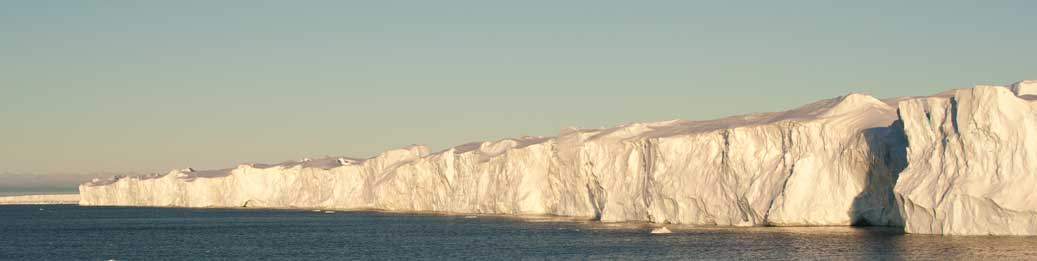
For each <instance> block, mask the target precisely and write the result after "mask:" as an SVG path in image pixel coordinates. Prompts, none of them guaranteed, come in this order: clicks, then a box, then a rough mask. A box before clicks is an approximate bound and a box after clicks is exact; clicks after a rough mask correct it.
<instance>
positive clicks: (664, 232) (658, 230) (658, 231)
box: [651, 227, 673, 234]
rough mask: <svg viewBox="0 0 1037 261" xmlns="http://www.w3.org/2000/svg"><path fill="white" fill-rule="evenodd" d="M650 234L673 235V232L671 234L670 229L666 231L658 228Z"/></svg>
mask: <svg viewBox="0 0 1037 261" xmlns="http://www.w3.org/2000/svg"><path fill="white" fill-rule="evenodd" d="M651 233H652V234H669V233H673V232H671V231H670V229H668V228H666V227H660V228H656V229H652V232H651Z"/></svg>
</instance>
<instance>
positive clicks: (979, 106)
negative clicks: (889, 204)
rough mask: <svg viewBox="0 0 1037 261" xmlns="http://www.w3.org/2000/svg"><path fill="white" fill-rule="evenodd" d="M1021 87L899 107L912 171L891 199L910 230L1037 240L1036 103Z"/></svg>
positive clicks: (987, 89)
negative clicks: (1034, 237)
mask: <svg viewBox="0 0 1037 261" xmlns="http://www.w3.org/2000/svg"><path fill="white" fill-rule="evenodd" d="M1025 83H1026V82H1021V83H1018V84H1016V85H1013V88H1011V90H1009V89H1006V88H1002V87H994V86H979V87H976V88H973V89H964V90H957V91H955V92H954V94H953V95H952V96H950V97H932V98H922V99H913V100H908V101H905V102H901V103H900V116H901V118H902V119H903V123H904V124H903V126H904V130H905V133H906V134H907V139H908V141H909V143H910V144H909V147H908V149H907V159H908V161H909V162H910V166H909V167H907V169H905V170H904V171H903V172H902V173H900V177H899V180H898V181H897V184H896V189H895V191H896V192H895V193H896V198H897V203H898V205H899V207H900V208H901V211H902V212H903V216H904V219H905V224H904V225H905V226H904V229H905V230H906V231H907V232H909V233H926V234H962V235H986V234H990V235H1037V192H1035V191H1034V189H1035V188H1037V103H1035V102H1033V101H1030V100H1029V97H1028V95H1027V94H1028V93H1030V92H1026V90H1033V89H1028V88H1019V86H1024V87H1025ZM1034 87H1037V86H1034ZM1030 88H1033V87H1030ZM1020 90H1022V91H1020ZM1013 91H1014V92H1015V93H1013ZM1016 94H1019V95H1022V97H1018V96H1016Z"/></svg>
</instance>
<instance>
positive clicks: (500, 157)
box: [80, 82, 1037, 234]
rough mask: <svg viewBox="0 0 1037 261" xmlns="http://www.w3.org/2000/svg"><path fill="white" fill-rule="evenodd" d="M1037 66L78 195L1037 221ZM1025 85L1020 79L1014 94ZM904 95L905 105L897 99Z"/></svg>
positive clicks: (100, 200)
mask: <svg viewBox="0 0 1037 261" xmlns="http://www.w3.org/2000/svg"><path fill="white" fill-rule="evenodd" d="M1035 89H1037V88H1035V87H1034V85H1033V83H1032V82H1020V83H1017V84H1014V85H1011V86H1007V87H977V88H975V89H966V90H959V91H957V92H954V93H950V94H944V95H937V96H933V97H913V98H895V99H889V100H884V101H883V100H878V99H876V98H874V97H871V96H867V95H863V94H849V95H846V96H843V97H838V98H834V99H829V100H823V101H819V102H816V103H813V104H809V105H805V106H802V107H799V108H796V109H793V110H789V111H784V112H775V113H757V114H749V115H742V116H735V117H729V118H724V119H718V120H712V121H667V122H656V123H635V124H629V125H624V126H619V127H615V128H609V129H593V130H578V129H566V130H563V131H562V132H561V133H560V134H559V135H558V136H556V137H523V138H517V139H504V140H499V141H493V142H480V143H470V144H465V145H461V146H457V147H453V148H450V149H447V150H444V151H439V152H436V153H430V151H429V149H428V148H426V147H423V146H411V147H407V148H402V149H397V150H391V151H387V152H384V153H382V154H380V155H377V156H375V157H372V158H369V159H350V158H323V159H314V160H309V159H307V160H302V161H297V162H286V163H282V164H276V165H263V164H243V165H240V166H238V167H236V168H232V169H225V170H212V171H195V170H193V169H184V170H174V171H171V172H169V173H168V174H166V175H152V176H142V177H122V178H113V179H109V180H94V181H92V182H88V183H85V184H83V185H81V186H80V193H81V197H82V198H81V201H80V204H82V205H130V206H180V207H242V206H246V207H279V208H280V207H283V208H334V209H380V210H390V211H435V212H449V213H492V214H531V215H545V214H546V215H560V216H573V217H585V218H588V219H597V220H601V221H603V222H618V221H649V222H656V223H674V224H694V225H720V226H759V225H775V226H800V225H810V226H816V225H852V224H867V225H888V226H904V227H905V229H906V230H907V231H908V232H911V233H936V234H1037V217H1035V213H1037V212H1035V211H1037V197H1035V196H1033V193H1029V191H1028V188H1032V187H1033V185H1035V184H1037V180H1035V178H1034V176H1035V175H1037V165H1035V164H1037V159H1035V158H1034V156H1035V155H1037V154H1035V153H1037V151H1035V150H1037V137H1034V134H1037V133H1034V132H1037V129H1035V128H1037V126H1035V119H1034V117H1035V116H1037V115H1035V114H1034V110H1035V109H1034V106H1037V105H1033V103H1031V102H1030V101H1028V100H1027V99H1026V97H1030V96H1027V95H1028V94H1030V93H1034V94H1037V90H1035ZM1016 94H1019V95H1016ZM897 107H899V113H898V109H897Z"/></svg>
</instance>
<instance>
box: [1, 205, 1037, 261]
mask: <svg viewBox="0 0 1037 261" xmlns="http://www.w3.org/2000/svg"><path fill="white" fill-rule="evenodd" d="M657 226H658V225H656V224H644V223H599V222H592V221H586V220H581V219H571V218H557V217H503V216H470V215H461V216H443V215H431V214H400V213H379V212H337V213H334V214H325V213H322V212H312V211H304V210H262V209H172V208H103V207H78V206H57V205H51V206H0V232H2V236H0V258H2V259H7V258H10V259H74V258H87V259H110V258H114V259H159V258H195V259H197V258H201V259H212V258H235V259H238V258H240V259H254V258H260V257H267V258H306V259H370V258H375V257H382V258H403V259H411V258H434V259H441V258H476V259H501V258H507V259H511V258H534V259H545V258H546V259H573V258H579V259H583V258H591V259H606V258H607V259H617V258H618V259H646V258H652V259H655V258H660V259H674V258H681V259H683V258H708V259H802V258H810V259H1026V258H1031V257H1034V256H1037V255H1035V254H1037V249H1035V246H1037V237H988V236H932V235H906V234H903V233H901V232H900V229H897V228H852V227H750V228H719V227H692V226H678V225H667V227H668V228H669V229H670V230H671V231H673V233H672V234H664V235H652V234H649V233H648V232H649V231H650V230H651V229H652V228H655V227H657Z"/></svg>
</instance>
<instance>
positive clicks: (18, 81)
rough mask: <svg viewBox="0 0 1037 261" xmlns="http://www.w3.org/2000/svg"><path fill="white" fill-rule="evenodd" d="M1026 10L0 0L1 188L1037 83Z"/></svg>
mask: <svg viewBox="0 0 1037 261" xmlns="http://www.w3.org/2000/svg"><path fill="white" fill-rule="evenodd" d="M1034 10H1037V2H1034V1H609V0H595V1H590V0H574V1H539V0H529V1H449V0H448V1H390V0H381V1H257V0H250V1H231V0H227V1H188V0H181V1H100V0H82V1H59V0H32V1H3V2H0V192H2V190H4V189H7V190H11V189H14V188H32V187H73V186H74V184H76V183H78V182H81V181H84V179H88V178H89V177H91V176H107V175H114V174H145V173H153V172H157V173H165V172H166V171H168V170H169V169H177V168H184V167H194V168H196V169H212V168H223V167H231V166H235V165H237V164H239V163H246V162H281V161H284V160H293V159H301V158H304V157H311V158H312V157H321V156H326V155H336V156H352V157H370V156H373V155H375V154H377V153H379V152H381V151H384V150H387V149H392V148H397V147H402V146H406V145H409V144H424V145H427V146H429V147H430V148H432V149H433V150H440V149H445V148H447V147H449V146H453V145H459V144H463V143H467V142H472V141H481V140H495V139H500V138H506V137H516V136H523V135H534V136H552V135H556V134H557V133H558V132H559V130H561V129H562V128H565V127H569V126H574V127H579V128H598V127H607V126H615V125H619V124H624V123H630V122H646V121H660V120H670V119H688V120H706V119H712V118H718V117H722V116H727V115H734V114H743V113H750V112H760V111H780V110H786V109H790V108H794V107H796V106H799V105H802V104H806V103H810V102H812V101H816V100H820V99H825V98H831V97H836V96H840V95H845V94H846V93H849V92H863V93H868V94H871V95H874V96H877V97H893V96H906V95H927V94H932V93H936V92H939V91H941V90H945V89H950V88H961V87H970V86H973V85H979V84H993V85H1003V84H1008V83H1011V82H1015V81H1018V80H1023V79H1037V58H1035V57H1037V33H1034V28H1037V19H1035V18H1034V17H1033V11H1034Z"/></svg>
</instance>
